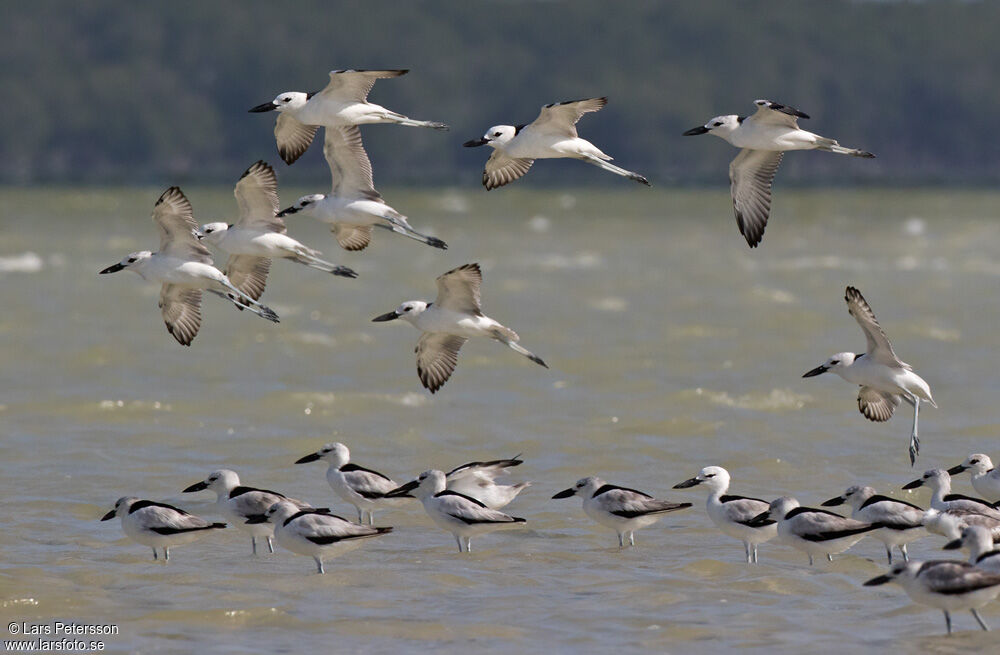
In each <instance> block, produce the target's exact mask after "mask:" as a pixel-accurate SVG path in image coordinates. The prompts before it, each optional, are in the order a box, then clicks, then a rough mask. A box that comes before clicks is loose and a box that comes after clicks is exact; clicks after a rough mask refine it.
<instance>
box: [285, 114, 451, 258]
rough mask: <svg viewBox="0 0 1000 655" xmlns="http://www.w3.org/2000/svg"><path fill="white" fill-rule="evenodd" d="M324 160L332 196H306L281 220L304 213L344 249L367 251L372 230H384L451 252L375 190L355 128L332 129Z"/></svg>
mask: <svg viewBox="0 0 1000 655" xmlns="http://www.w3.org/2000/svg"><path fill="white" fill-rule="evenodd" d="M323 155H324V156H325V157H326V163H327V164H328V165H329V167H330V178H331V180H332V186H331V190H330V193H328V194H323V193H312V194H309V195H306V196H302V197H301V198H299V199H298V201H297V202H296V203H295V204H294V205H292V206H291V207H288V208H286V209H283V210H281V211H280V212H278V218H282V217H285V216H292V215H295V214H301V215H302V216H311V217H312V218H315V219H316V220H318V221H320V222H321V223H325V224H327V225H329V226H330V231H331V232H333V236H334V238H336V239H337V243H338V244H340V247H341V248H343V249H344V250H350V251H357V250H364V249H365V248H367V247H368V244H369V243H370V242H371V239H372V229H373V228H376V227H377V228H381V229H384V230H388V231H390V232H395V233H397V234H401V235H403V236H404V237H409V238H410V239H415V240H417V241H420V242H421V243H426V244H427V245H429V246H431V247H434V248H440V249H442V250H446V249H447V248H448V244H446V243H445V242H444V241H442V240H441V239H438V238H437V237H432V236H427V235H426V234H421V233H420V232H417V231H416V230H415V229H413V226H411V225H410V223H409V221H407V219H406V216H404V215H403V214H401V213H399V212H398V211H396V210H395V209H393V208H392V207H390V206H389V205H387V204H386V202H385V200H383V199H382V194H380V193H379V192H378V191H376V190H375V181H374V178H373V175H372V163H371V161H370V160H369V159H368V153H367V152H365V145H364V143H363V142H362V141H361V130H359V129H358V128H357V127H355V126H345V127H328V128H326V139H325V140H324V142H323Z"/></svg>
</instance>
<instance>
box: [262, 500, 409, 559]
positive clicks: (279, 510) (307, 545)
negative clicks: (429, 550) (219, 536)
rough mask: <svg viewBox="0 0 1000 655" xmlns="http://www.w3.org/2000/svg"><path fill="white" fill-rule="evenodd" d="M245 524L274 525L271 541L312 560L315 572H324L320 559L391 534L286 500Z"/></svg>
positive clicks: (388, 529) (339, 553)
mask: <svg viewBox="0 0 1000 655" xmlns="http://www.w3.org/2000/svg"><path fill="white" fill-rule="evenodd" d="M247 523H249V524H250V525H259V524H262V523H270V524H271V525H272V526H274V539H275V541H277V542H278V544H280V545H281V546H282V547H284V548H287V549H288V550H290V551H292V552H293V553H296V554H298V555H306V556H308V557H312V558H313V560H314V561H315V562H316V569H317V571H318V572H319V573H326V569H325V568H324V567H323V560H324V559H326V558H328V557H335V556H337V555H343V554H344V553H346V552H348V551H351V550H354V549H355V548H357V547H359V546H360V545H361V542H362V541H364V540H366V539H371V538H372V537H381V536H382V535H384V534H388V533H389V532H392V528H374V527H369V526H367V525H358V524H357V523H351V522H350V521H348V520H347V519H345V518H341V517H339V516H337V515H336V514H330V512H329V510H327V509H325V508H321V509H313V508H308V509H301V508H299V507H297V506H296V505H295V503H290V502H288V501H287V500H282V501H279V502H277V503H274V504H273V505H271V507H269V508H268V509H267V511H265V512H264V513H263V514H259V515H256V516H251V517H250V518H248V519H247Z"/></svg>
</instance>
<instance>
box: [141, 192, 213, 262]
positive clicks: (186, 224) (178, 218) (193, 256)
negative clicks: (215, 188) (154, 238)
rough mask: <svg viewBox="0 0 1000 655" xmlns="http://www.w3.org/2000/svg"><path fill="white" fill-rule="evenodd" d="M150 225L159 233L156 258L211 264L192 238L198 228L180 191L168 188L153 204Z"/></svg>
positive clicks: (199, 244) (210, 259)
mask: <svg viewBox="0 0 1000 655" xmlns="http://www.w3.org/2000/svg"><path fill="white" fill-rule="evenodd" d="M153 222H155V223H156V225H157V227H158V228H159V230H160V251H159V253H157V254H160V255H169V256H170V257H177V258H179V259H187V260H189V261H195V262H200V263H202V264H211V263H212V255H211V253H209V252H208V248H206V247H205V246H204V245H202V243H201V241H199V240H198V237H197V236H195V234H196V232H197V231H198V226H197V225H196V224H195V222H194V211H193V210H192V209H191V202H190V201H189V200H188V199H187V197H186V196H185V195H184V192H183V191H181V190H180V187H175V186H172V187H170V188H169V189H167V190H166V191H164V192H163V195H161V196H160V199H159V200H157V201H156V204H155V205H154V206H153Z"/></svg>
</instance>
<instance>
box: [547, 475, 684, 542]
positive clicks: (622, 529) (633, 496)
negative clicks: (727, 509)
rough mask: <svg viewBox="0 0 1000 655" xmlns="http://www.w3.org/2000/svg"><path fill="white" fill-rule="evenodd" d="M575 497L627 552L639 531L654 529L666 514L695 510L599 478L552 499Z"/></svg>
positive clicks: (586, 479) (564, 490) (581, 481)
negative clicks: (610, 531) (613, 532)
mask: <svg viewBox="0 0 1000 655" xmlns="http://www.w3.org/2000/svg"><path fill="white" fill-rule="evenodd" d="M572 496H580V497H581V498H582V499H583V512H584V514H586V515H587V516H589V517H590V518H592V519H593V520H594V521H595V522H597V523H598V524H599V525H603V526H605V527H608V528H611V529H612V530H614V531H615V532H616V533H617V534H618V547H619V548H624V547H625V542H626V541H628V544H629V545H630V546H634V545H635V531H636V530H639V529H641V528H645V527H649V526H650V525H653V524H654V523H656V522H657V521H659V520H660V519H661V518H663V515H664V514H668V513H670V512H676V511H677V510H681V509H687V508H688V507H691V503H671V502H668V501H666V500H657V499H656V498H653V497H652V496H650V495H649V494H645V493H643V492H641V491H638V490H636V489H629V488H628V487H618V486H615V485H613V484H608V483H607V482H605V481H604V480H602V479H601V478H599V477H597V476H590V477H588V478H582V479H580V480H577V482H576V484H575V485H573V486H572V487H570V488H569V489H563V490H562V491H560V492H559V493H557V494H556V495H554V496H552V497H553V498H570V497H572Z"/></svg>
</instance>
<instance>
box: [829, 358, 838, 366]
mask: <svg viewBox="0 0 1000 655" xmlns="http://www.w3.org/2000/svg"><path fill="white" fill-rule="evenodd" d="M839 363H840V360H839V359H835V360H833V361H832V362H830V365H831V366H836V365H837V364H839Z"/></svg>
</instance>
